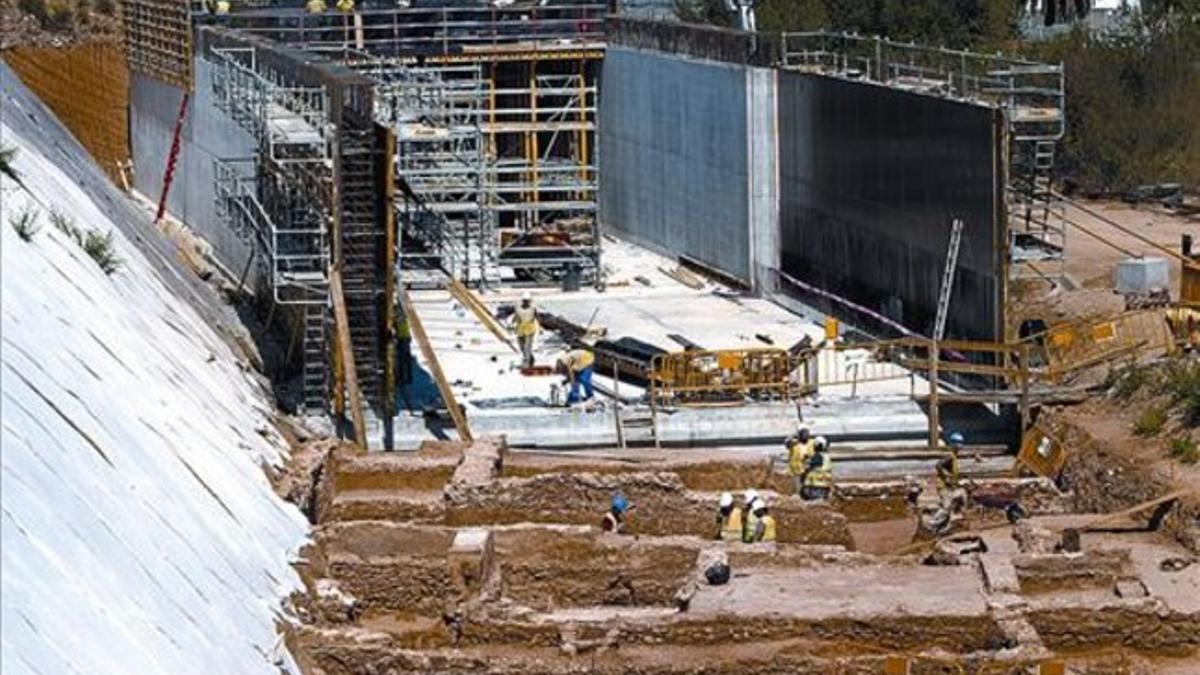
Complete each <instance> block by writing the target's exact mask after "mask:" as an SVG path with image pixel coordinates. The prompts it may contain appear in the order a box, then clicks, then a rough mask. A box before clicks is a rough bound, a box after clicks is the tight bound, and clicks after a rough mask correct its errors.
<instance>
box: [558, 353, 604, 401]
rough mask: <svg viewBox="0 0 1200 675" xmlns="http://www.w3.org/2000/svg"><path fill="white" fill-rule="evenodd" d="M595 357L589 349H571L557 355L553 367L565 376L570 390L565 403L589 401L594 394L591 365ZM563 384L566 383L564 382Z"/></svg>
mask: <svg viewBox="0 0 1200 675" xmlns="http://www.w3.org/2000/svg"><path fill="white" fill-rule="evenodd" d="M595 362H596V357H595V356H594V355H593V354H592V351H591V350H590V349H572V350H571V351H569V352H565V353H563V354H562V355H560V356H559V357H558V360H557V361H556V362H555V364H554V367H555V370H557V371H558V372H559V373H560V374H562V375H563V376H565V377H566V378H567V382H570V384H571V391H570V392H569V393H568V394H567V405H573V404H575V403H582V402H584V401H589V400H591V398H592V397H593V396H595V395H596V390H595V389H594V388H593V387H592V370H593V369H592V365H593V364H594V363H595ZM563 384H566V382H564V383H563ZM581 386H582V387H583V397H582V398H580V396H579V388H580V387H581Z"/></svg>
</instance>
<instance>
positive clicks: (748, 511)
mask: <svg viewBox="0 0 1200 675" xmlns="http://www.w3.org/2000/svg"><path fill="white" fill-rule="evenodd" d="M743 497H744V499H743V503H742V541H743V542H745V543H747V544H748V543H750V542H751V541H754V530H755V528H756V527H757V526H758V518H757V517H756V516H755V515H754V502H756V501H758V491H757V490H746V492H745V494H744V495H743Z"/></svg>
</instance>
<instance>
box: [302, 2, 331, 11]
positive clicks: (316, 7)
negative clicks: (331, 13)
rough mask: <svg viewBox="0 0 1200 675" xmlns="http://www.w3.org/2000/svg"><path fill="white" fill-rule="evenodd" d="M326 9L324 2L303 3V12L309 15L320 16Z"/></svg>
mask: <svg viewBox="0 0 1200 675" xmlns="http://www.w3.org/2000/svg"><path fill="white" fill-rule="evenodd" d="M327 8H328V6H327V5H326V4H325V0H308V2H306V3H304V11H306V12H308V13H309V14H321V13H322V12H324V11H325V10H326V9H327Z"/></svg>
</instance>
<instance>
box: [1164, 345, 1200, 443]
mask: <svg viewBox="0 0 1200 675" xmlns="http://www.w3.org/2000/svg"><path fill="white" fill-rule="evenodd" d="M1165 371H1166V372H1165V375H1166V377H1165V381H1164V388H1165V390H1166V393H1167V394H1169V395H1170V396H1171V402H1172V403H1173V404H1175V405H1178V406H1179V407H1180V408H1181V411H1182V413H1183V420H1184V422H1185V423H1186V424H1187V425H1188V426H1193V427H1194V426H1196V425H1197V424H1200V362H1197V361H1196V360H1195V359H1176V360H1174V361H1172V362H1171V363H1170V364H1168V365H1167V367H1166V369H1165Z"/></svg>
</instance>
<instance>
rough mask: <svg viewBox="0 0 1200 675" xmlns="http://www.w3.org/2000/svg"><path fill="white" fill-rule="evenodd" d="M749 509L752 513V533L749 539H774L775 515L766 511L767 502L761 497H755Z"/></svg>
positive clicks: (754, 540)
mask: <svg viewBox="0 0 1200 675" xmlns="http://www.w3.org/2000/svg"><path fill="white" fill-rule="evenodd" d="M750 511H751V513H753V514H754V533H753V534H752V535H751V537H750V541H752V542H760V541H769V542H773V541H775V516H772V515H771V514H769V513H767V502H765V501H764V500H763V499H762V498H761V497H759V498H758V499H755V500H754V503H753V504H752V505H751V506H750Z"/></svg>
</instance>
